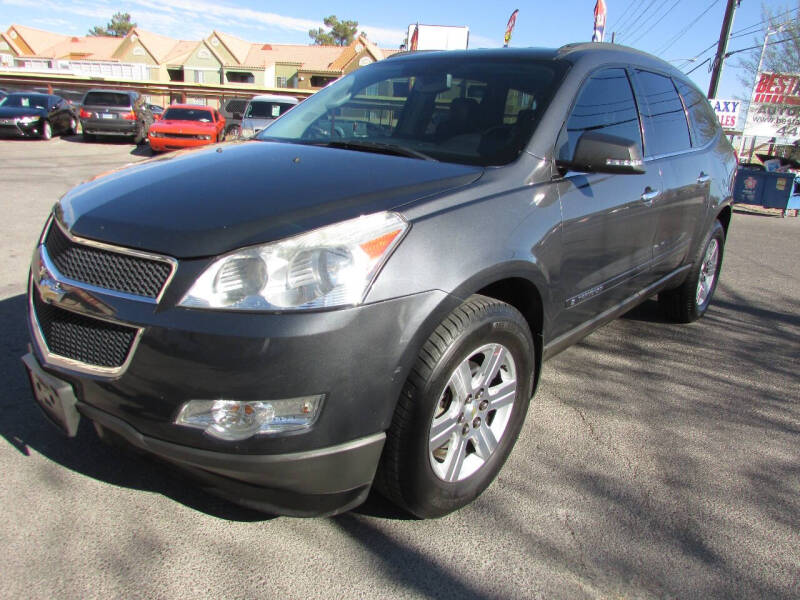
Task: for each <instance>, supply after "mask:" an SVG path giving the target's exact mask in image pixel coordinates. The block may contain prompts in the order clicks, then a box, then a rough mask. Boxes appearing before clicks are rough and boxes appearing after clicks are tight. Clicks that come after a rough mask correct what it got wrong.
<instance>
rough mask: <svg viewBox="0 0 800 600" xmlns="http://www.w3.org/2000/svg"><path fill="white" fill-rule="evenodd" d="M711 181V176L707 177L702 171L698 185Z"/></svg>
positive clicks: (698, 178)
mask: <svg viewBox="0 0 800 600" xmlns="http://www.w3.org/2000/svg"><path fill="white" fill-rule="evenodd" d="M709 181H711V175H706V174H705V173H703V172H702V171H700V175H699V176H698V177H697V183H708V182H709Z"/></svg>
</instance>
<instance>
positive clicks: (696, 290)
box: [658, 221, 725, 323]
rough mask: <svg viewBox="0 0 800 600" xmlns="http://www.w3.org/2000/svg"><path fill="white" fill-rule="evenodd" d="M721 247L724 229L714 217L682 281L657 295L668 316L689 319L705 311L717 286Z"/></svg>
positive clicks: (670, 318)
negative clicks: (673, 287)
mask: <svg viewBox="0 0 800 600" xmlns="http://www.w3.org/2000/svg"><path fill="white" fill-rule="evenodd" d="M724 249H725V230H724V229H723V228H722V224H720V222H719V221H714V224H713V225H712V226H711V231H709V232H708V235H706V238H705V240H704V243H703V244H701V245H700V249H699V251H698V253H697V255H696V256H695V258H694V261H693V262H692V267H691V270H690V271H689V275H688V276H687V277H686V280H685V281H684V282H683V284H681V286H680V287H677V288H675V289H674V290H667V291H664V292H661V293H660V294H659V295H658V303H659V304H660V305H661V307H662V309H663V310H664V314H665V315H666V317H667V319H669V320H670V321H673V322H675V323H691V322H692V321H696V320H697V319H699V318H700V317H702V316H703V315H704V314H705V312H706V310H708V306H709V304H711V299H712V297H713V296H714V291H715V290H716V289H717V282H718V281H719V273H720V269H721V267H722V255H723V251H724Z"/></svg>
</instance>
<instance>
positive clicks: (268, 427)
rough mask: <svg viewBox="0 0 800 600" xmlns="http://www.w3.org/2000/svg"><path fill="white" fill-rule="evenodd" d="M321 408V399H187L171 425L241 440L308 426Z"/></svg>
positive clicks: (217, 436) (304, 397) (314, 397)
mask: <svg viewBox="0 0 800 600" xmlns="http://www.w3.org/2000/svg"><path fill="white" fill-rule="evenodd" d="M321 405H322V396H321V395H318V396H302V397H300V398H289V399H284V400H250V401H240V400H190V401H189V402H187V403H185V404H184V405H183V406H182V407H181V410H180V411H179V412H178V416H177V418H176V419H175V423H176V424H178V425H185V426H186V427H194V428H196V429H202V430H203V432H204V433H206V434H208V435H210V436H211V437H215V438H219V439H221V440H227V441H239V440H245V439H247V438H249V437H252V436H254V435H257V434H263V433H280V432H283V431H294V430H297V429H306V428H308V427H310V426H311V425H312V424H313V423H314V421H315V419H316V417H317V415H318V413H319V409H320V407H321Z"/></svg>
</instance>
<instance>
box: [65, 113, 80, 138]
mask: <svg viewBox="0 0 800 600" xmlns="http://www.w3.org/2000/svg"><path fill="white" fill-rule="evenodd" d="M67 133H68V134H69V135H75V134H76V133H78V119H76V118H75V117H70V119H69V125H68V126H67Z"/></svg>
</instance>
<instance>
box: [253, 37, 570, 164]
mask: <svg viewBox="0 0 800 600" xmlns="http://www.w3.org/2000/svg"><path fill="white" fill-rule="evenodd" d="M566 68H567V64H566V63H563V62H560V61H558V60H525V61H521V60H519V59H517V58H515V57H514V56H511V55H508V56H506V55H503V56H501V55H500V54H497V55H495V56H492V57H487V56H483V55H481V54H480V53H474V54H469V55H465V54H464V53H455V52H452V53H448V52H441V53H438V54H435V53H431V54H430V55H423V54H419V55H417V56H416V57H409V58H408V59H398V60H385V61H379V62H377V63H373V64H371V65H368V66H366V67H364V68H362V69H358V70H357V71H354V72H353V73H351V74H349V75H347V76H346V77H343V78H342V79H340V80H338V81H336V82H334V83H332V84H331V85H330V86H328V87H326V88H325V89H324V90H321V91H319V92H317V93H316V94H314V95H313V96H311V97H310V98H308V99H307V100H304V101H303V102H302V103H301V104H299V105H298V106H297V108H294V109H292V110H291V111H290V112H288V113H287V114H286V116H285V117H281V118H280V119H278V120H277V121H275V122H274V123H272V124H271V125H270V126H269V127H267V128H265V129H264V131H262V132H261V133H260V134H259V135H258V136H257V139H262V140H267V139H269V140H288V141H293V142H295V143H308V144H317V145H319V144H324V143H326V142H328V143H332V144H340V143H341V140H343V139H344V140H346V141H347V143H348V144H350V145H351V147H355V146H358V147H360V148H363V149H364V151H369V148H370V147H372V148H376V147H380V148H382V149H381V150H380V151H382V152H385V151H386V149H387V147H388V148H389V149H391V148H393V147H395V148H397V149H398V150H399V151H401V152H408V151H413V152H416V153H421V154H424V155H427V156H430V157H433V158H435V159H437V160H441V161H446V162H456V163H464V164H477V165H501V164H507V163H509V162H511V161H513V160H514V159H516V158H517V157H518V156H519V154H520V153H521V152H522V150H523V149H524V148H525V145H526V144H527V143H528V141H529V139H530V137H531V133H532V132H533V131H534V130H535V128H536V125H537V123H538V121H539V119H540V118H541V116H542V114H543V113H544V111H545V110H546V108H547V105H548V103H549V101H550V98H551V97H552V95H553V92H554V91H555V90H556V89H558V85H559V83H560V80H561V78H562V77H563V73H564V72H565V70H566Z"/></svg>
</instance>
